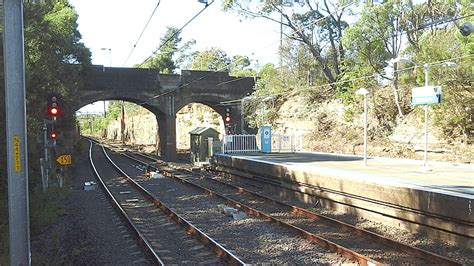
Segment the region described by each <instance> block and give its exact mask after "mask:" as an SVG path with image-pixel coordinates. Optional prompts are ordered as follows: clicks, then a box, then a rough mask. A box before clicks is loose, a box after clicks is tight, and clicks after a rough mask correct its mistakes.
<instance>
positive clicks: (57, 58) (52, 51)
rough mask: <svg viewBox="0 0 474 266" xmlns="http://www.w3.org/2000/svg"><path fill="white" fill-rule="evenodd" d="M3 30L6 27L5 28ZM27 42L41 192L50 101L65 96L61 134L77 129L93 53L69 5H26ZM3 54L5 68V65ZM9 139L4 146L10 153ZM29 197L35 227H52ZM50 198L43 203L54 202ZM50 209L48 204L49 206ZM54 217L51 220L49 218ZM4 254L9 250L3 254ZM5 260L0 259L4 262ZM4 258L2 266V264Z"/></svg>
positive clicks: (31, 150)
mask: <svg viewBox="0 0 474 266" xmlns="http://www.w3.org/2000/svg"><path fill="white" fill-rule="evenodd" d="M0 28H2V27H0ZM24 36H25V65H26V97H27V99H26V102H27V106H26V108H27V133H28V135H27V138H28V159H29V165H28V166H29V169H28V172H29V188H30V191H37V190H38V187H40V184H41V182H40V178H39V176H40V175H39V165H38V162H39V156H40V154H41V152H40V150H39V147H38V146H37V145H35V143H36V134H37V133H40V132H41V130H40V128H41V126H42V119H43V118H44V117H46V96H47V95H48V94H49V93H51V92H54V93H56V94H59V95H60V104H61V110H62V111H61V114H62V115H61V119H60V120H59V121H58V123H57V125H56V128H57V129H58V130H61V131H62V130H64V131H65V130H69V129H71V128H72V127H73V126H74V113H73V109H72V106H74V105H73V103H75V102H77V101H78V99H77V98H76V97H77V96H76V90H77V88H79V87H80V86H81V85H82V82H83V80H82V77H81V75H82V70H83V69H84V68H85V67H87V66H88V65H90V51H89V50H88V49H87V48H86V47H85V46H84V44H83V43H81V42H80V39H81V35H80V33H79V32H78V30H77V14H76V13H75V11H74V9H73V8H72V7H71V6H70V5H69V4H68V2H67V1H66V0H56V1H26V2H25V5H24ZM0 46H2V49H0V50H1V51H2V52H3V34H0ZM3 61H4V60H3V53H0V62H3ZM0 65H1V67H0V76H1V80H3V76H4V71H3V64H0ZM0 91H1V92H0V102H3V101H4V99H5V98H4V94H3V92H4V82H0ZM4 113H5V112H0V129H1V130H2V132H4V129H5V123H4V122H5V116H4ZM4 141H5V140H4V138H0V146H1V147H5V143H4ZM0 150H1V153H0V165H1V166H4V165H6V162H5V158H6V156H5V154H4V152H5V149H0ZM3 169H5V167H0V180H1V181H0V198H1V199H0V237H1V239H0V242H1V243H2V245H4V243H8V241H7V240H8V239H7V238H5V237H6V236H7V234H6V232H5V231H6V222H7V221H8V219H7V214H6V195H7V193H5V192H6V173H5V172H3ZM35 199H36V196H31V197H30V203H32V204H33V205H32V206H33V207H31V208H30V211H31V214H32V218H31V224H32V225H36V224H37V223H38V222H39V223H41V224H44V221H51V219H50V218H51V217H52V216H49V217H50V218H47V219H43V218H46V217H43V218H41V220H37V219H39V218H40V216H42V215H43V214H40V213H38V212H37V210H36V209H35V207H36V205H34V200H35ZM49 199H50V198H45V199H44V200H49ZM44 204H49V202H44ZM48 215H49V214H48ZM0 250H5V249H3V246H2V248H0ZM1 256H2V255H1V254H0V257H1ZM3 261H4V260H2V258H0V264H3Z"/></svg>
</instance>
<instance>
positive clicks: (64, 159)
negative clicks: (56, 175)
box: [56, 154, 72, 165]
mask: <svg viewBox="0 0 474 266" xmlns="http://www.w3.org/2000/svg"><path fill="white" fill-rule="evenodd" d="M56 162H58V163H59V164H60V165H67V164H71V162H72V157H71V155H70V154H63V155H60V156H59V157H58V158H57V159H56Z"/></svg>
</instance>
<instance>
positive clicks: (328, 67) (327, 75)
mask: <svg viewBox="0 0 474 266" xmlns="http://www.w3.org/2000/svg"><path fill="white" fill-rule="evenodd" d="M347 2H349V1H329V0H320V1H318V0H305V1H295V0H292V1H290V0H286V1H284V0H265V1H238V0H225V1H223V9H224V10H228V11H230V10H233V11H237V12H239V13H240V14H242V15H243V16H246V17H249V18H265V19H268V20H270V21H274V22H275V23H278V24H281V25H282V27H283V26H284V27H286V28H289V29H290V30H291V32H289V33H287V32H283V31H282V34H283V35H285V38H288V39H291V40H295V41H297V42H299V43H301V44H303V45H304V46H305V47H306V48H307V49H308V51H309V52H310V53H311V55H312V57H313V59H314V60H315V61H316V62H317V66H318V67H319V69H320V71H321V73H322V75H323V77H324V79H325V80H326V82H328V83H330V84H333V83H334V82H335V81H336V80H338V78H339V75H340V74H341V71H342V68H341V66H342V63H343V59H344V56H345V49H344V47H343V45H342V43H341V41H340V38H341V37H342V34H343V31H344V29H345V28H346V27H347V26H348V24H347V23H346V22H345V21H344V20H343V16H344V14H346V12H347V10H348V9H349V7H350V5H351V4H348V3H347ZM296 3H300V4H301V6H299V7H298V6H295V7H294V8H291V11H290V10H289V8H288V7H287V6H288V5H289V4H290V5H293V4H296ZM331 87H333V88H334V87H335V86H333V85H332V86H331Z"/></svg>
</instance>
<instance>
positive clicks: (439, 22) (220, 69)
mask: <svg viewBox="0 0 474 266" xmlns="http://www.w3.org/2000/svg"><path fill="white" fill-rule="evenodd" d="M212 2H214V0H213V1H212ZM354 3H356V1H352V2H350V3H348V4H346V5H345V6H342V7H340V8H339V9H337V10H334V11H333V12H330V13H328V14H327V15H326V16H324V17H321V18H318V19H315V20H313V21H312V22H311V23H309V24H308V25H307V26H305V27H301V28H299V29H298V30H295V31H293V32H291V33H290V34H288V35H287V36H285V37H286V38H290V37H289V36H291V35H293V34H295V33H297V32H299V31H302V30H303V29H305V28H307V27H309V26H311V25H314V24H315V23H317V22H319V21H321V20H323V19H326V18H327V17H328V16H330V15H332V14H334V13H336V12H338V11H341V10H343V9H345V8H347V7H349V6H350V5H353V4H354ZM204 9H205V8H204ZM202 11H203V10H201V12H202ZM201 12H200V13H201ZM471 16H474V14H469V15H465V16H461V17H456V18H452V19H448V20H446V19H445V20H442V21H435V22H431V23H427V24H425V25H422V26H420V27H418V28H416V29H413V30H409V31H403V32H399V33H397V34H394V35H393V36H392V37H395V36H402V35H405V34H408V33H409V32H415V31H419V30H423V29H426V28H428V27H431V26H434V25H440V24H445V23H449V22H453V21H456V20H460V19H464V18H467V17H471ZM178 32H179V31H178ZM169 39H171V38H169ZM276 42H279V40H278V41H273V42H272V43H271V44H269V45H265V48H266V47H268V46H270V45H273V44H274V43H276ZM160 47H161V46H160ZM157 50H159V49H157ZM259 50H263V48H262V49H259ZM155 53H156V51H155ZM155 53H154V54H155ZM154 54H152V55H151V56H149V57H148V58H147V59H146V60H148V59H149V58H151V57H152V56H153V55H154ZM467 57H469V56H467ZM146 60H145V61H146ZM449 60H454V59H448V61H449ZM145 61H144V62H145ZM142 64H143V63H142ZM230 64H231V63H228V64H227V65H225V66H223V67H221V68H219V69H217V70H214V71H213V72H210V73H208V74H205V75H203V76H201V77H199V78H196V79H194V80H192V81H190V82H188V83H186V84H182V85H180V86H179V87H178V88H175V89H173V90H170V91H167V92H164V93H161V94H158V95H155V96H152V97H150V98H149V100H152V99H156V98H159V97H162V96H164V95H167V94H170V93H173V92H174V91H176V90H178V89H181V88H184V87H186V86H190V85H191V84H193V83H195V82H198V81H200V80H203V79H205V78H206V77H209V76H210V75H212V73H215V72H219V71H222V70H225V69H226V68H227V67H228V66H230ZM412 68H414V67H412ZM408 69H409V68H408ZM403 70H406V69H403ZM373 76H374V75H370V76H365V77H359V78H355V79H353V80H345V81H336V82H333V83H327V84H323V85H318V86H313V88H316V87H324V86H331V85H337V84H339V83H346V82H351V81H356V80H360V79H366V78H368V77H373ZM244 78H248V77H239V78H236V79H234V80H229V81H225V82H221V83H218V84H216V86H221V85H224V84H228V83H232V82H236V81H239V80H242V79H244ZM276 95H278V94H275V95H273V94H272V95H265V96H262V97H267V96H276ZM234 101H240V99H239V100H231V101H225V102H221V103H230V102H234ZM146 103H147V101H145V102H142V103H139V105H142V104H146Z"/></svg>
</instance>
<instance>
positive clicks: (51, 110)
mask: <svg viewBox="0 0 474 266" xmlns="http://www.w3.org/2000/svg"><path fill="white" fill-rule="evenodd" d="M48 114H49V115H51V116H52V117H53V118H56V117H57V116H58V115H59V104H58V97H57V96H56V95H51V96H49V97H48Z"/></svg>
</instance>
